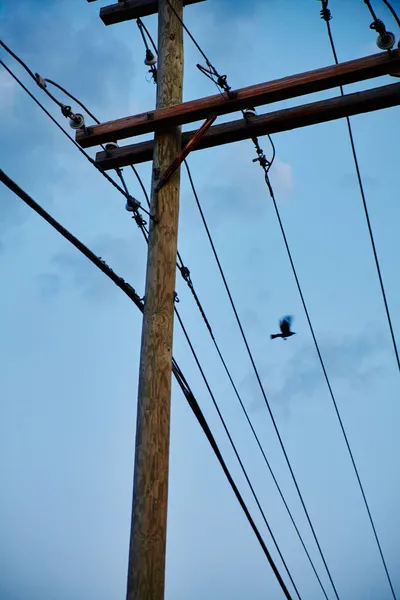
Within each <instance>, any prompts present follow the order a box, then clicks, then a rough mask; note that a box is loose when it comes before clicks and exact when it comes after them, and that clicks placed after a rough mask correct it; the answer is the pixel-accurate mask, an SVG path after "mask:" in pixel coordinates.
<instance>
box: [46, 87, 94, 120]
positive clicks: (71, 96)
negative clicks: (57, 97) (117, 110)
mask: <svg viewBox="0 0 400 600" xmlns="http://www.w3.org/2000/svg"><path fill="white" fill-rule="evenodd" d="M44 81H45V82H46V83H50V85H53V86H54V87H56V88H57V89H59V90H60V91H61V92H63V94H65V95H66V96H68V97H69V98H71V100H73V101H74V102H76V104H78V105H79V106H80V107H81V108H82V109H83V110H84V111H85V112H86V113H87V114H88V115H89V117H91V118H92V119H93V121H94V122H95V123H97V124H98V125H99V124H100V121H99V120H98V119H96V117H95V116H94V114H93V113H91V112H90V110H89V109H88V108H87V107H86V106H85V105H84V104H83V102H81V101H80V100H78V98H75V96H73V95H72V94H70V93H69V92H68V91H67V90H66V89H65V88H63V86H62V85H60V84H59V83H57V82H55V81H52V80H51V79H47V78H45V79H44ZM42 89H43V88H42Z"/></svg>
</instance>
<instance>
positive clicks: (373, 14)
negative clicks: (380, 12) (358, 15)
mask: <svg viewBox="0 0 400 600" xmlns="http://www.w3.org/2000/svg"><path fill="white" fill-rule="evenodd" d="M364 3H365V4H366V5H367V7H368V10H369V12H370V13H371V17H372V18H373V20H374V21H377V20H378V17H377V16H376V13H375V11H374V9H373V8H372V4H371V2H370V0H364Z"/></svg>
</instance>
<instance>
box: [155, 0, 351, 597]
mask: <svg viewBox="0 0 400 600" xmlns="http://www.w3.org/2000/svg"><path fill="white" fill-rule="evenodd" d="M167 3H168V4H169V6H170V7H171V9H172V11H173V12H174V13H175V16H176V17H177V19H178V20H179V22H180V23H181V25H182V26H183V28H184V29H185V31H186V33H187V34H188V35H189V37H190V38H191V40H192V41H193V43H194V44H195V46H196V48H197V49H198V50H199V52H200V53H201V55H202V56H203V57H204V58H205V60H206V61H207V64H208V66H209V67H210V69H211V70H212V71H214V72H215V73H218V72H217V71H216V69H215V68H214V67H213V65H212V64H211V62H210V61H209V59H208V57H207V56H206V54H205V53H204V52H203V50H202V49H201V48H200V46H199V44H198V43H197V41H196V40H195V38H194V37H193V35H192V34H191V32H190V31H189V29H188V28H187V27H186V25H185V24H184V22H183V20H182V19H181V18H180V16H179V15H178V13H177V12H176V10H175V9H174V7H173V6H172V5H171V3H170V0H167ZM225 84H226V77H225ZM221 87H222V86H221ZM223 89H225V88H223ZM230 89H231V88H230V87H229V86H228V85H227V84H226V90H230ZM226 90H225V91H226ZM270 139H271V138H270ZM253 141H254V140H253ZM257 142H258V140H257ZM256 151H257V154H258V158H257V159H256V160H258V161H259V162H260V165H261V167H263V169H264V172H265V176H266V181H267V179H268V169H269V168H270V166H271V163H270V162H268V161H266V158H265V154H264V152H263V151H262V150H261V148H260V147H259V145H256ZM198 207H199V210H200V214H201V217H202V220H203V224H204V226H205V229H206V232H207V235H208V238H209V241H210V244H211V247H212V249H213V253H214V256H215V258H216V261H217V265H218V268H219V270H220V273H221V277H222V280H223V282H224V285H225V289H226V291H227V294H228V297H229V300H230V302H231V305H232V309H233V311H234V314H235V317H236V321H237V323H238V326H239V329H240V332H241V334H242V338H243V341H244V343H245V346H246V349H247V353H248V355H249V358H250V361H251V364H252V366H253V370H254V373H255V375H256V378H257V381H258V384H259V387H260V390H261V393H262V396H263V398H264V401H265V404H266V406H267V409H268V412H269V415H270V418H271V420H272V423H273V426H274V429H275V432H276V435H277V437H278V440H279V443H280V446H281V448H282V452H283V454H284V457H285V460H286V463H287V465H288V468H289V471H290V474H291V477H292V479H293V483H294V485H295V487H296V491H297V493H298V496H299V499H300V502H301V504H302V507H303V510H304V513H305V515H306V517H307V521H308V524H309V526H310V529H311V532H312V534H313V537H314V540H315V543H316V544H317V548H318V551H319V553H320V556H321V559H322V561H323V564H324V567H325V569H326V572H327V574H328V577H329V580H330V582H331V585H332V588H333V591H334V593H335V596H336V598H337V600H340V599H339V595H338V592H337V589H336V586H335V584H334V581H333V578H332V575H331V573H330V570H329V567H328V564H327V562H326V559H325V556H324V553H323V551H322V548H321V545H320V543H319V541H318V537H317V534H316V532H315V529H314V526H313V524H312V521H311V517H310V515H309V513H308V510H307V508H306V505H305V502H304V499H303V496H302V493H301V491H300V488H299V485H298V483H297V479H296V476H295V474H294V471H293V468H292V465H291V463H290V460H289V457H288V455H287V453H286V449H285V445H284V443H283V440H282V438H281V435H280V432H279V429H278V426H277V424H276V421H275V418H274V415H273V413H272V410H271V407H270V404H269V401H268V398H267V395H266V392H265V389H264V386H263V384H262V381H261V377H260V374H259V372H258V369H257V366H256V364H255V361H254V357H253V353H252V352H251V349H250V346H249V344H248V341H247V337H246V334H245V333H244V330H243V326H242V323H241V321H240V318H239V315H238V313H237V310H236V306H235V303H234V301H233V298H232V295H231V293H230V290H229V286H228V284H227V281H226V278H225V275H224V272H223V269H222V267H221V263H220V261H219V258H218V255H217V253H216V250H215V246H214V243H213V242H212V238H211V234H210V231H209V229H208V226H207V223H206V220H205V217H204V214H203V212H202V210H201V207H200V205H199V204H198Z"/></svg>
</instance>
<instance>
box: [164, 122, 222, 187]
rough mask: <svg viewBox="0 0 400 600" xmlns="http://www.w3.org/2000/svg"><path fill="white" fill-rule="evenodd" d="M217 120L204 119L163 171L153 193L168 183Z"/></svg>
mask: <svg viewBox="0 0 400 600" xmlns="http://www.w3.org/2000/svg"><path fill="white" fill-rule="evenodd" d="M216 118H217V115H215V114H212V115H211V116H210V117H208V119H206V120H205V121H204V123H203V125H202V126H201V127H200V129H198V130H197V131H196V133H195V134H194V136H193V137H192V139H191V140H190V141H189V142H188V143H187V144H186V146H185V147H184V148H183V149H182V150H181V151H180V152H179V154H178V156H177V157H176V159H175V160H174V161H173V162H172V164H171V165H170V166H169V167H168V169H167V170H166V171H165V173H164V174H163V175H161V177H160V179H159V181H158V183H157V185H156V187H155V190H154V191H155V192H156V193H158V192H159V191H160V190H161V188H162V187H163V186H164V185H165V184H166V183H168V181H169V180H170V179H171V177H172V175H173V174H174V173H175V171H176V170H177V169H178V168H179V167H180V165H181V164H182V163H183V161H184V160H185V158H186V157H187V156H188V154H189V153H190V152H191V151H192V150H194V148H195V146H197V144H198V143H199V141H200V140H201V138H202V137H203V135H204V134H205V132H206V131H207V130H208V129H209V128H210V127H211V125H212V124H213V123H214V121H215V119H216Z"/></svg>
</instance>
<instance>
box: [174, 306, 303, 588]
mask: <svg viewBox="0 0 400 600" xmlns="http://www.w3.org/2000/svg"><path fill="white" fill-rule="evenodd" d="M175 313H176V316H177V317H178V321H179V324H180V326H181V328H182V331H183V333H184V335H185V338H186V341H187V343H188V344H189V347H190V350H191V352H192V354H193V357H194V359H195V361H196V364H197V367H198V369H199V371H200V373H201V376H202V378H203V380H204V383H205V385H206V387H207V390H208V393H209V394H210V396H211V399H212V401H213V404H214V407H215V409H216V411H217V413H218V416H219V418H220V420H221V423H222V425H223V427H224V430H225V433H226V435H227V436H228V439H229V441H230V444H231V446H232V449H233V451H234V453H235V456H236V458H237V460H238V462H239V464H240V467H241V469H242V472H243V474H244V476H245V478H246V481H247V483H248V485H249V487H250V490H251V493H252V495H253V498H254V499H255V501H256V504H257V506H258V508H259V510H260V513H261V515H262V518H263V521H264V523H265V524H266V526H267V529H268V531H269V533H270V536H271V538H272V540H273V542H274V544H275V547H276V549H277V551H278V554H279V556H280V558H281V560H282V563H283V565H284V567H285V569H286V572H287V574H288V576H289V579H290V581H291V582H292V585H293V587H294V589H295V591H296V594H297V596H298V597H299V598H301V596H300V593H299V591H298V589H297V587H296V585H295V583H294V581H293V578H292V575H291V573H290V571H289V568H288V566H287V564H286V562H285V559H284V558H283V556H282V553H281V551H280V549H279V545H278V542H277V541H276V539H275V536H274V534H273V532H272V530H271V527H270V525H269V523H268V520H267V518H266V516H265V513H264V511H263V509H262V506H261V504H260V501H259V499H258V497H257V494H256V492H255V490H254V487H253V485H252V483H251V481H250V478H249V476H248V474H247V471H246V468H245V466H244V464H243V462H242V459H241V458H240V455H239V452H238V450H237V448H236V445H235V442H234V441H233V439H232V436H231V434H230V433H229V429H228V427H227V425H226V423H225V419H224V417H223V416H222V413H221V411H220V409H219V406H218V403H217V401H216V400H215V397H214V394H213V392H212V390H211V388H210V384H209V383H208V380H207V377H206V375H205V373H204V371H203V368H202V366H201V364H200V361H199V358H198V356H197V353H196V351H195V349H194V347H193V344H192V342H191V340H190V337H189V335H188V333H187V330H186V328H185V326H184V324H183V322H182V319H181V317H180V315H179V312H178V310H177V309H176V308H175Z"/></svg>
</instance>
